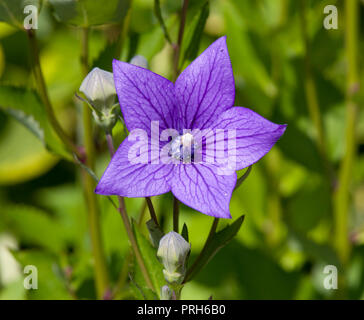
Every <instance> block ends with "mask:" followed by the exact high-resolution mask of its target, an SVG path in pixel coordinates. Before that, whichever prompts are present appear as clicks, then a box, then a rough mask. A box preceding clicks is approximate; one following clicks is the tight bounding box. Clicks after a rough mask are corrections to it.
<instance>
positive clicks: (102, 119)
mask: <svg viewBox="0 0 364 320" xmlns="http://www.w3.org/2000/svg"><path fill="white" fill-rule="evenodd" d="M79 90H80V92H82V93H83V94H84V95H85V97H86V99H87V102H88V103H89V105H90V107H91V108H92V110H93V116H94V118H95V121H96V123H97V124H98V125H100V126H102V127H103V128H104V129H105V130H107V131H109V130H111V129H112V128H113V127H114V125H115V123H116V120H117V111H118V110H119V108H118V106H117V104H115V103H116V90H115V85H114V77H113V74H112V73H111V72H108V71H105V70H102V69H100V68H93V69H92V70H91V72H90V73H89V74H88V75H87V76H86V78H85V79H84V80H83V82H82V84H81V86H80V89H79Z"/></svg>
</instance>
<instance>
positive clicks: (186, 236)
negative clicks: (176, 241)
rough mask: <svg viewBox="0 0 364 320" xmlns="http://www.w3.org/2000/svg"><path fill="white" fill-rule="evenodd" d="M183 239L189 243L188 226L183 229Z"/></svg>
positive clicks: (185, 225)
mask: <svg viewBox="0 0 364 320" xmlns="http://www.w3.org/2000/svg"><path fill="white" fill-rule="evenodd" d="M181 234H182V237H183V238H184V239H185V240H186V241H187V242H189V241H188V228H187V224H185V223H184V224H183V227H182V233H181Z"/></svg>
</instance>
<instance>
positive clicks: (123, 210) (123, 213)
mask: <svg viewBox="0 0 364 320" xmlns="http://www.w3.org/2000/svg"><path fill="white" fill-rule="evenodd" d="M106 140H107V145H108V148H109V153H110V156H111V157H112V156H113V155H114V153H115V148H114V142H113V139H112V135H111V133H106ZM118 201H119V208H118V211H119V213H120V215H121V219H122V220H123V223H124V227H125V230H126V233H127V235H128V238H129V241H130V244H131V247H132V249H133V251H134V254H135V257H136V260H137V263H138V265H139V268H140V270H141V272H142V274H143V277H144V280H145V282H146V283H147V285H148V287H149V288H150V289H151V290H154V286H153V283H152V280H151V279H150V276H149V273H148V270H147V268H146V266H145V263H144V260H143V257H142V254H141V253H140V250H139V247H138V243H137V241H136V238H135V235H134V232H133V229H132V226H131V223H130V220H129V216H128V214H127V212H126V207H125V201H124V198H123V197H121V196H118Z"/></svg>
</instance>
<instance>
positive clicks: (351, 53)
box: [334, 0, 359, 264]
mask: <svg viewBox="0 0 364 320" xmlns="http://www.w3.org/2000/svg"><path fill="white" fill-rule="evenodd" d="M345 13H346V21H345V23H346V60H347V67H348V69H347V70H348V71H347V94H346V139H345V140H346V150H345V153H344V158H343V160H342V162H341V165H340V170H339V184H338V189H337V191H336V194H335V237H334V239H335V245H336V249H337V251H338V254H339V257H340V259H341V261H342V263H343V264H346V263H347V262H348V259H349V255H350V241H349V210H350V201H349V200H350V199H349V198H350V184H351V173H352V168H353V165H354V158H355V150H356V138H355V130H356V118H357V112H358V110H357V104H356V101H355V98H356V93H357V91H358V89H359V78H358V73H357V70H358V46H357V44H358V27H359V25H358V14H359V7H358V1H357V0H347V1H346V2H345Z"/></svg>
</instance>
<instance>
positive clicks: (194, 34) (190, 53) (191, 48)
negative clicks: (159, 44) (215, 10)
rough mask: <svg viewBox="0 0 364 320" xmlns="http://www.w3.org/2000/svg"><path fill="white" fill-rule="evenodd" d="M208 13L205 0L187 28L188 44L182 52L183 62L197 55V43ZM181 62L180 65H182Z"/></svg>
mask: <svg viewBox="0 0 364 320" xmlns="http://www.w3.org/2000/svg"><path fill="white" fill-rule="evenodd" d="M209 13H210V7H209V2H208V1H207V2H206V3H205V4H204V5H203V6H202V8H201V11H200V14H199V16H197V17H196V18H195V19H194V20H195V21H194V22H192V23H191V24H192V26H191V27H190V28H189V30H188V32H187V34H186V39H187V42H188V46H187V48H186V50H185V52H184V57H183V62H184V61H185V60H189V61H192V60H194V59H195V58H196V57H197V53H198V49H199V45H200V42H201V37H202V34H203V30H204V28H205V24H206V21H207V18H208V16H209ZM183 62H182V65H183Z"/></svg>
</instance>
